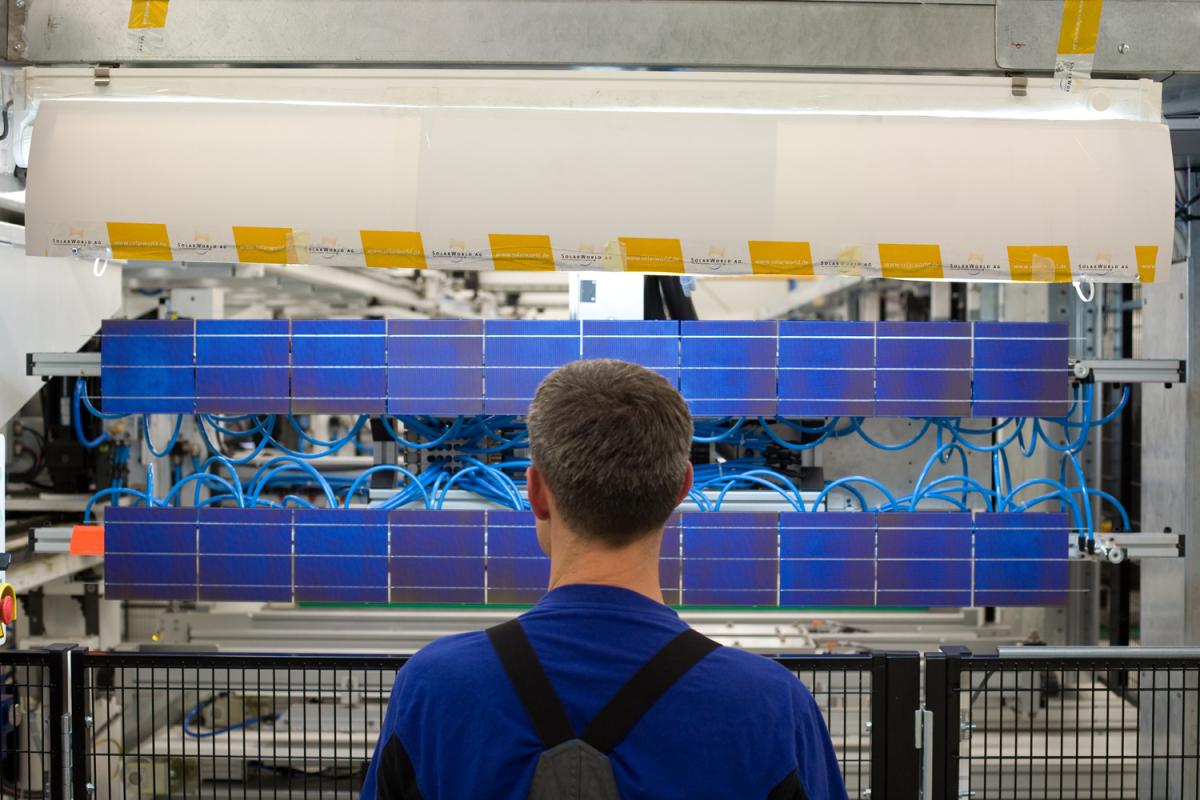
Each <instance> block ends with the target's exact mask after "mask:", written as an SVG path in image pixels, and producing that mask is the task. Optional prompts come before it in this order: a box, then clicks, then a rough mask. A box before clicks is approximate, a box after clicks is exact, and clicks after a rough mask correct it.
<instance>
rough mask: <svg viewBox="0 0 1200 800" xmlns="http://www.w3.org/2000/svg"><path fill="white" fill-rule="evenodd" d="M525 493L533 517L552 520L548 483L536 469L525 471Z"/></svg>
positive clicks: (531, 468)
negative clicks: (526, 493)
mask: <svg viewBox="0 0 1200 800" xmlns="http://www.w3.org/2000/svg"><path fill="white" fill-rule="evenodd" d="M690 466H691V465H689V469H690ZM688 474H689V475H690V474H691V473H690V472H689V473H688ZM689 483H690V478H689ZM525 491H526V492H528V494H529V507H530V508H531V509H532V510H533V516H534V517H536V518H537V519H540V520H547V519H550V488H549V487H548V486H546V481H545V480H543V479H542V474H541V473H540V472H538V471H537V468H536V467H530V468H528V469H527V470H525Z"/></svg>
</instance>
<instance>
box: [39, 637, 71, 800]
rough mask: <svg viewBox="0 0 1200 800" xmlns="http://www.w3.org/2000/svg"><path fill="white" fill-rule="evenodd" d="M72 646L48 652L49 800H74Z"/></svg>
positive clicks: (58, 645) (61, 646)
mask: <svg viewBox="0 0 1200 800" xmlns="http://www.w3.org/2000/svg"><path fill="white" fill-rule="evenodd" d="M74 649H75V645H73V644H54V645H50V646H49V647H47V648H46V651H47V653H48V654H49V670H50V675H49V677H50V681H49V683H50V693H49V694H50V698H49V699H50V743H49V745H50V746H49V750H50V775H49V776H48V780H49V789H50V792H49V797H50V798H52V799H53V800H71V798H72V794H71V790H72V780H71V778H72V769H73V763H72V753H71V748H72V744H73V741H74V739H73V735H72V727H71V691H72V686H73V684H74V676H73V675H72V674H71V660H72V656H71V654H72V652H73V651H74Z"/></svg>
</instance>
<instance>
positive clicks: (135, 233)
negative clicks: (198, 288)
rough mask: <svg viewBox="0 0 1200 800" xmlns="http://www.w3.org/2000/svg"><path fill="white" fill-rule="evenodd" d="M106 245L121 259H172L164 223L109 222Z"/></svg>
mask: <svg viewBox="0 0 1200 800" xmlns="http://www.w3.org/2000/svg"><path fill="white" fill-rule="evenodd" d="M107 227H108V245H109V247H111V248H112V257H113V258H115V259H118V260H121V261H173V260H174V259H173V258H172V254H171V237H170V236H169V235H168V234H167V226H166V225H156V224H154V223H144V222H110V223H108V225H107Z"/></svg>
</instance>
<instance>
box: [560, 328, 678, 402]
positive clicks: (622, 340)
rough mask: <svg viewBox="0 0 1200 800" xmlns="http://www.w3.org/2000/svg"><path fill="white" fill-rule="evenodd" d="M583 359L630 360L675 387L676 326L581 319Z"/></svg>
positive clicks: (676, 378) (676, 377) (676, 372)
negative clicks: (660, 376) (653, 372)
mask: <svg viewBox="0 0 1200 800" xmlns="http://www.w3.org/2000/svg"><path fill="white" fill-rule="evenodd" d="M583 357H584V358H617V359H620V360H622V361H631V362H633V363H634V364H640V365H641V366H643V367H646V368H647V369H652V370H654V371H655V372H657V373H658V374H659V375H662V376H663V377H664V378H666V379H667V380H668V381H669V382H670V383H671V385H672V386H674V387H676V388H679V323H678V322H672V321H669V320H635V321H631V322H626V321H620V320H584V322H583Z"/></svg>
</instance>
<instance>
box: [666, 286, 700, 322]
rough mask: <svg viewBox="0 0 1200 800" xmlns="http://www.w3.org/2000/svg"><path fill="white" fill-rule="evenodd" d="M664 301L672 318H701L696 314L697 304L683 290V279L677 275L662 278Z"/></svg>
mask: <svg viewBox="0 0 1200 800" xmlns="http://www.w3.org/2000/svg"><path fill="white" fill-rule="evenodd" d="M660 281H661V283H660V284H659V285H660V286H661V287H662V295H663V302H664V303H666V306H667V313H668V314H670V315H671V319H700V317H699V316H698V315H697V314H696V304H695V303H693V302H692V298H690V297H688V296H687V294H685V293H684V291H683V280H682V279H681V278H678V277H676V276H669V277H665V278H660Z"/></svg>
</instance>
